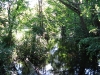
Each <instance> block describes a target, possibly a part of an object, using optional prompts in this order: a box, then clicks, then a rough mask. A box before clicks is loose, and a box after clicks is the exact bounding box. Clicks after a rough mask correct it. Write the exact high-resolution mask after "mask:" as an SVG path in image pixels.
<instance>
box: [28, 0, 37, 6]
mask: <svg viewBox="0 0 100 75" xmlns="http://www.w3.org/2000/svg"><path fill="white" fill-rule="evenodd" d="M27 1H29V7H31V8H33V7H34V6H35V5H36V4H38V0H27Z"/></svg>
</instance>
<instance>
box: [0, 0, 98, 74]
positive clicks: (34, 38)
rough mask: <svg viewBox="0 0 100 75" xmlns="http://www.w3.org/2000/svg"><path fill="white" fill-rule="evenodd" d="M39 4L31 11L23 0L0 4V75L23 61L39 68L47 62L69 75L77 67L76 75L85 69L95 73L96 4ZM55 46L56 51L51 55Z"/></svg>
mask: <svg viewBox="0 0 100 75" xmlns="http://www.w3.org/2000/svg"><path fill="white" fill-rule="evenodd" d="M41 1H42V0H40V1H38V4H37V5H36V7H34V8H30V7H29V4H28V2H27V1H26V0H1V1H0V75H1V74H2V73H3V72H5V75H8V74H7V73H9V71H10V70H11V66H9V65H11V64H12V62H13V61H14V60H16V61H17V60H20V61H21V62H22V63H23V65H24V67H25V66H26V62H25V61H26V59H27V58H28V59H29V60H30V62H31V63H32V64H34V66H36V67H39V68H41V67H42V66H45V65H46V64H47V63H51V64H52V66H53V68H54V69H55V70H59V69H60V68H61V67H63V69H66V68H67V69H68V70H69V72H71V73H74V71H75V69H76V68H78V69H79V75H84V71H85V68H91V69H92V70H94V71H96V70H98V60H99V58H100V57H99V56H100V51H99V50H100V1H99V0H46V1H44V4H46V5H43V4H42V2H41ZM55 45H57V47H58V50H57V51H56V52H55V53H54V54H53V55H52V53H50V51H51V50H52V49H53V47H54V46H55ZM55 59H57V61H58V62H55V61H54V60H55ZM26 67H27V66H26ZM27 73H29V72H28V69H27V68H25V69H24V70H23V74H24V75H27Z"/></svg>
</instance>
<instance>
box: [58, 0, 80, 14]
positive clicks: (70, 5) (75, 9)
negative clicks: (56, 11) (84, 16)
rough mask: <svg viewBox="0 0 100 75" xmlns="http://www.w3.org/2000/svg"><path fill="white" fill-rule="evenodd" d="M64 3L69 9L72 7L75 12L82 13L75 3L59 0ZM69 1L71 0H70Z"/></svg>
mask: <svg viewBox="0 0 100 75" xmlns="http://www.w3.org/2000/svg"><path fill="white" fill-rule="evenodd" d="M59 1H60V2H61V3H62V4H64V5H65V6H67V7H68V8H69V9H71V10H72V11H74V12H75V13H77V14H78V15H80V13H81V12H80V10H79V8H78V7H76V6H75V5H73V3H71V4H68V3H67V2H65V1H63V0H59ZM68 1H69V0H68Z"/></svg>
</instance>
